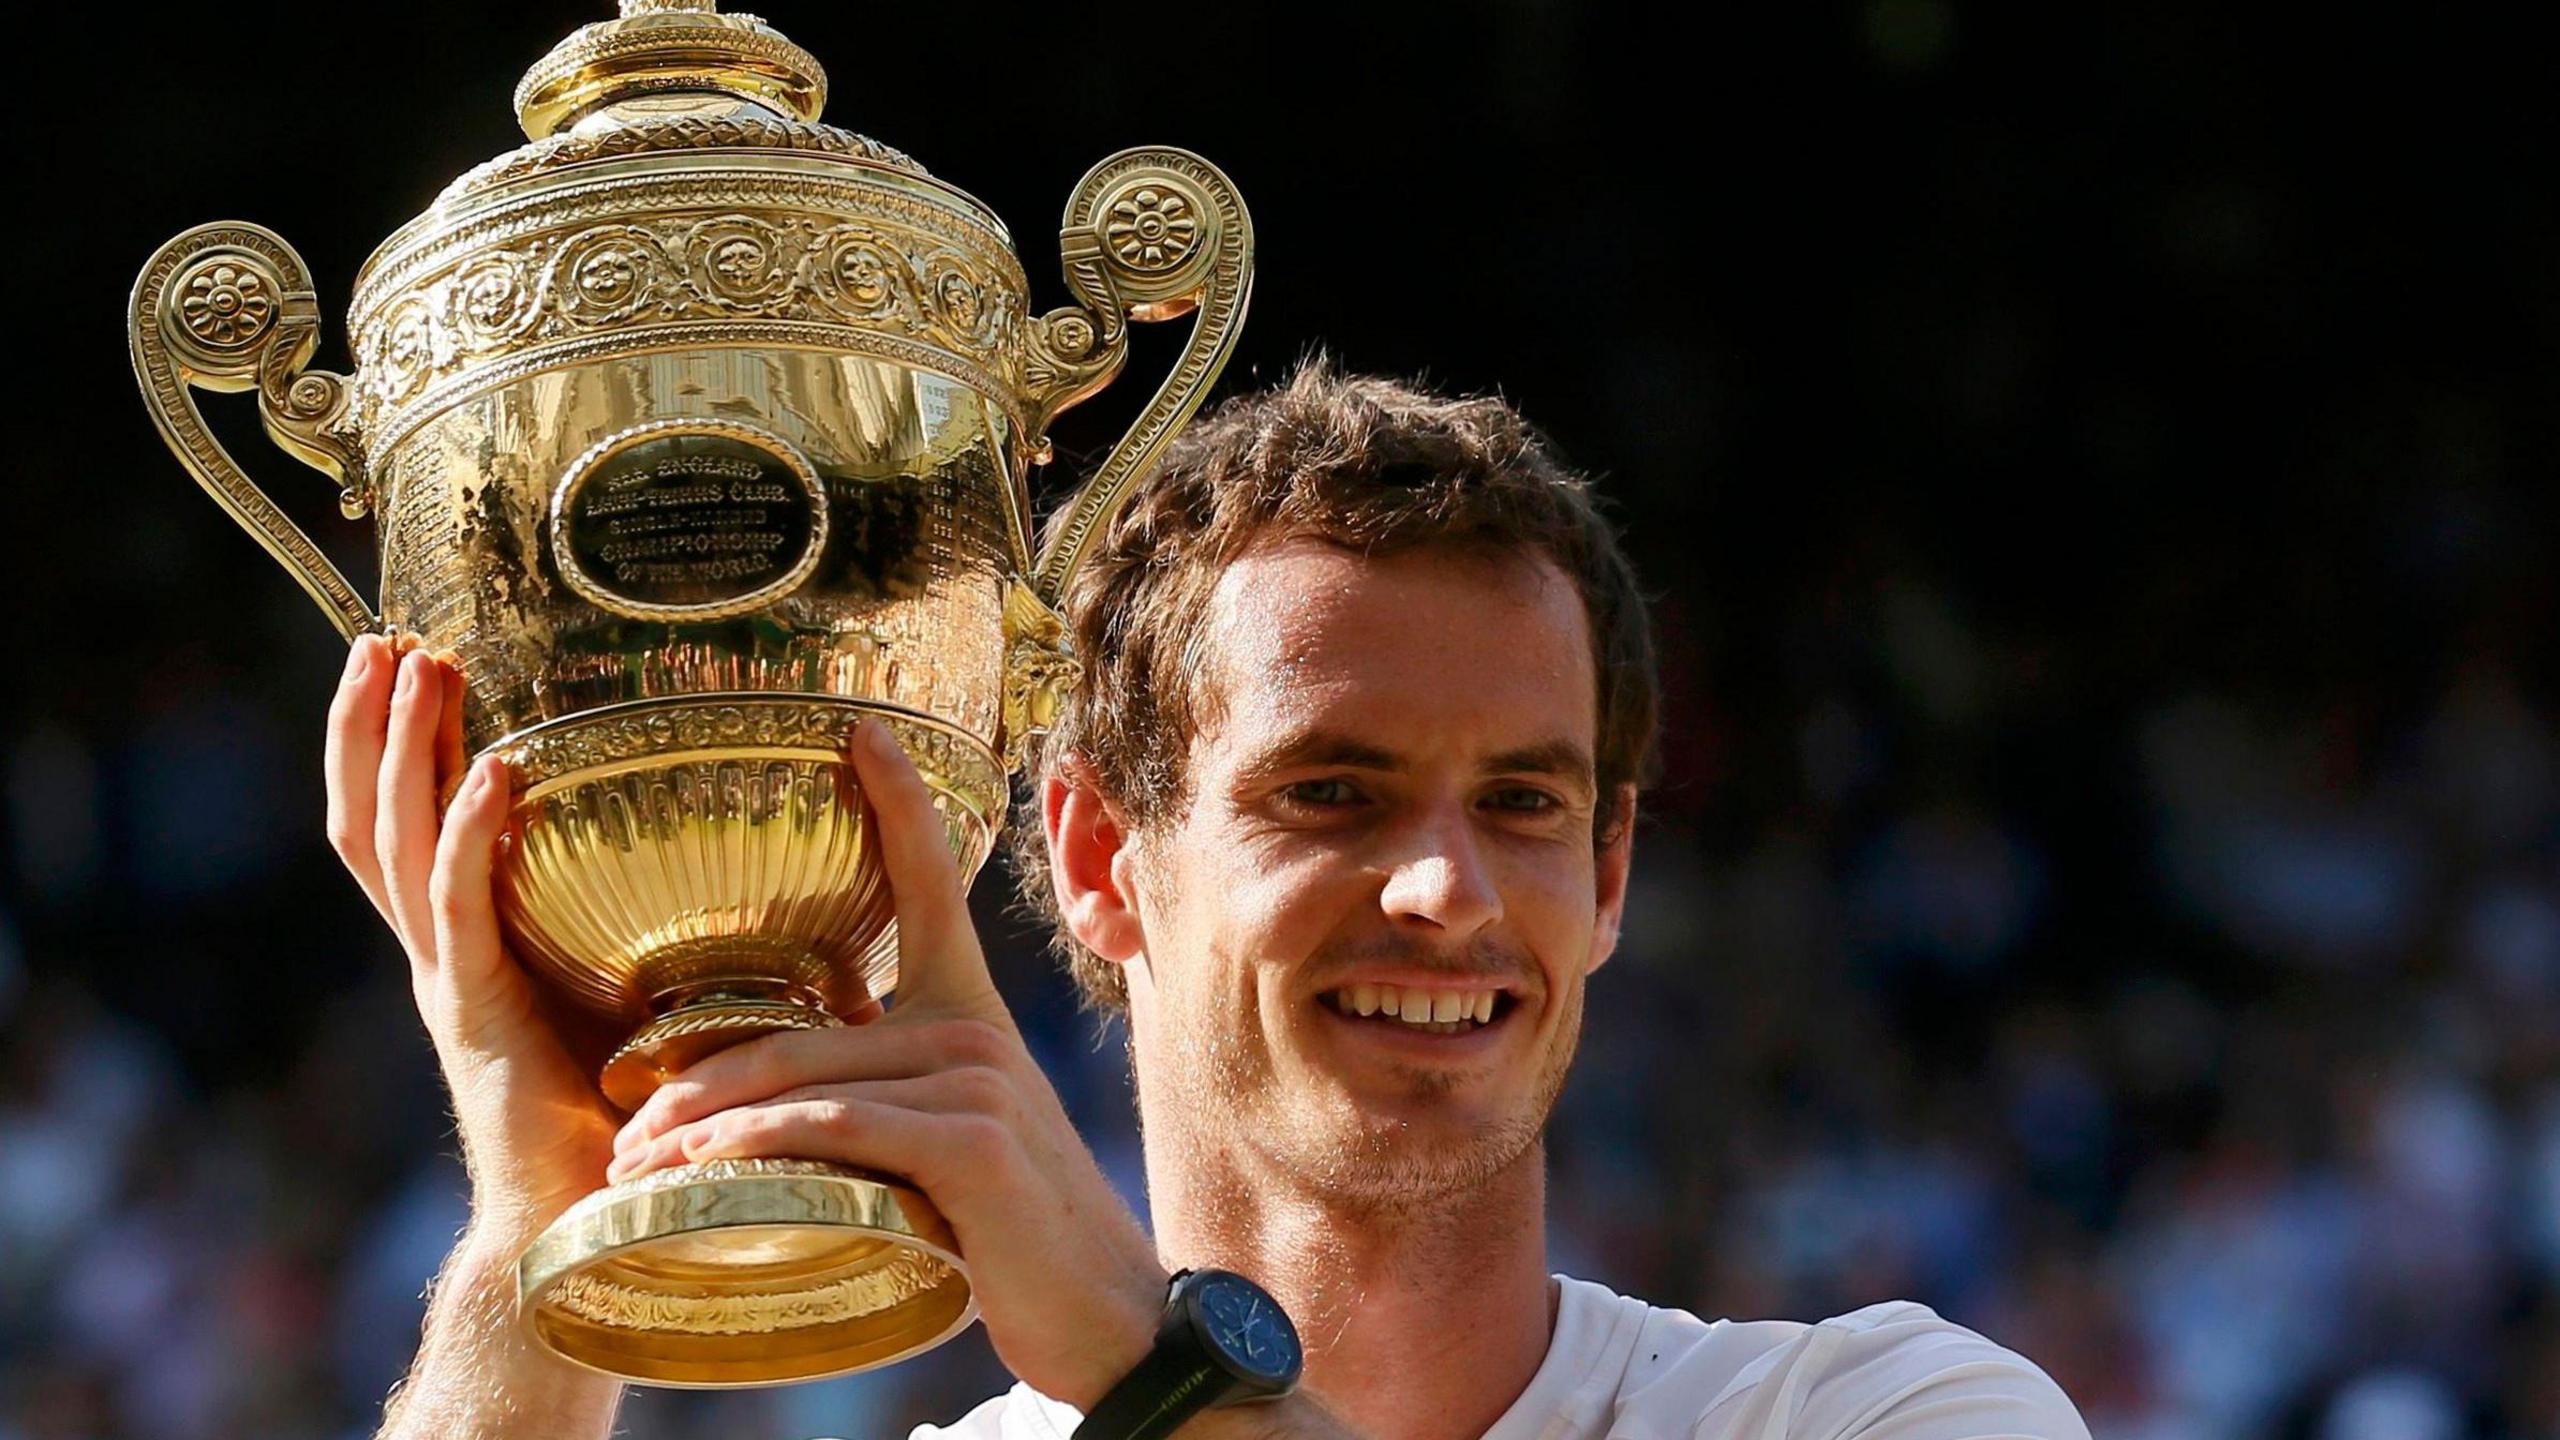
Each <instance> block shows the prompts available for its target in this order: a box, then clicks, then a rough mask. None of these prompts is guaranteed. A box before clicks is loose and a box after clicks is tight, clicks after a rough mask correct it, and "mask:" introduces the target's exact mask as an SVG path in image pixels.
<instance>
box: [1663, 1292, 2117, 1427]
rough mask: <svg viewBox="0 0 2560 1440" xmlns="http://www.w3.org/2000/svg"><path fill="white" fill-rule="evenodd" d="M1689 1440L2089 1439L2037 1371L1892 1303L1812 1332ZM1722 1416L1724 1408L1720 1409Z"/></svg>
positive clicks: (1933, 1317)
mask: <svg viewBox="0 0 2560 1440" xmlns="http://www.w3.org/2000/svg"><path fill="white" fill-rule="evenodd" d="M1786 1350H1787V1353H1784V1354H1781V1355H1779V1356H1776V1357H1773V1359H1774V1361H1775V1363H1774V1365H1773V1367H1772V1369H1771V1371H1770V1372H1769V1373H1768V1374H1766V1375H1764V1376H1763V1377H1761V1380H1760V1383H1759V1384H1757V1385H1754V1386H1751V1387H1750V1388H1749V1390H1748V1391H1747V1392H1746V1393H1745V1394H1744V1395H1741V1396H1738V1397H1736V1398H1737V1399H1738V1400H1739V1401H1740V1403H1741V1405H1742V1411H1743V1413H1740V1414H1716V1413H1714V1412H1712V1411H1711V1412H1710V1414H1709V1416H1708V1417H1707V1421H1706V1423H1703V1424H1701V1425H1700V1427H1699V1428H1698V1430H1697V1431H1696V1435H1697V1437H1698V1440H1726V1437H1732V1440H2089V1427H2088V1425H2087V1423H2086V1422H2084V1421H2083V1420H2082V1419H2081V1418H2080V1411H2079V1409H2078V1408H2077V1407H2075V1406H2074V1405H2073V1404H2072V1403H2071V1398H2070V1397H2069V1396H2067V1395H2065V1394H2063V1393H2062V1387H2061V1386H2059V1385H2056V1384H2054V1383H2053V1379H2052V1377H2051V1376H2048V1375H2047V1374H2045V1373H2044V1371H2043V1370H2041V1369H2039V1368H2037V1366H2036V1365H2035V1363H2034V1362H2033V1361H2031V1360H2029V1359H2027V1358H2026V1357H2025V1356H2023V1355H2020V1354H2019V1353H2017V1352H2016V1351H2014V1350H2010V1349H2007V1348H2004V1347H2002V1346H2000V1345H1997V1344H1994V1343H1993V1342H1991V1341H1990V1340H1987V1339H1985V1338H1984V1337H1982V1336H1981V1335H1979V1334H1976V1333H1975V1332H1973V1331H1971V1330H1968V1329H1966V1328H1964V1327H1963V1326H1961V1325H1958V1324H1955V1323H1954V1322H1952V1321H1948V1320H1942V1319H1940V1318H1939V1317H1938V1315H1937V1314H1936V1312H1934V1311H1932V1310H1930V1309H1929V1308H1928V1307H1927V1306H1925V1305H1916V1304H1912V1303H1911V1302H1909V1301H1892V1302H1889V1303H1886V1304H1883V1305H1871V1306H1868V1307H1867V1308H1866V1309H1864V1310H1857V1311H1852V1312H1851V1313H1849V1314H1847V1315H1841V1316H1836V1317H1834V1318H1832V1319H1830V1320H1825V1321H1823V1322H1822V1323H1821V1324H1819V1325H1815V1326H1811V1327H1809V1328H1808V1329H1807V1330H1806V1331H1805V1332H1804V1334H1803V1335H1802V1336H1800V1337H1799V1338H1798V1339H1797V1341H1796V1342H1795V1343H1793V1344H1791V1345H1789V1346H1788V1347H1786ZM1718 1408H1719V1409H1721V1408H1723V1407H1721V1406H1719V1407H1718Z"/></svg>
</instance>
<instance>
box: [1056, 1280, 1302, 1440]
mask: <svg viewBox="0 0 2560 1440" xmlns="http://www.w3.org/2000/svg"><path fill="white" fill-rule="evenodd" d="M1303 1359H1304V1357H1303V1356H1301V1355H1300V1354H1299V1352H1298V1327H1297V1326H1295V1325H1292V1324H1290V1323H1289V1316H1288V1314H1287V1313H1286V1312H1284V1311H1283V1310H1281V1308H1280V1305H1279V1302H1277V1301H1275V1300H1273V1299H1272V1298H1271V1297H1270V1295H1268V1294H1266V1293H1264V1291H1263V1288H1262V1287H1261V1286H1259V1285H1256V1284H1254V1283H1253V1282H1252V1281H1250V1280H1247V1279H1246V1278H1244V1277H1243V1276H1241V1275H1238V1274H1236V1273H1234V1272H1233V1271H1228V1270H1184V1271H1181V1272H1179V1273H1177V1274H1176V1275H1175V1276H1174V1277H1173V1287H1172V1288H1171V1289H1170V1290H1168V1291H1166V1292H1165V1298H1164V1319H1163V1321H1162V1322H1161V1323H1159V1324H1158V1325H1157V1326H1156V1348H1154V1349H1153V1350H1150V1351H1148V1352H1147V1358H1146V1359H1144V1360H1141V1361H1139V1362H1138V1368H1137V1369H1135V1370H1132V1371H1130V1372H1129V1373H1128V1374H1127V1375H1125V1376H1122V1377H1121V1380H1120V1383H1119V1384H1117V1385H1114V1386H1112V1387H1111V1393H1109V1394H1107V1395H1105V1396H1103V1397H1102V1399H1101V1400H1099V1401H1097V1402H1095V1404H1094V1407H1093V1410H1092V1412H1091V1413H1089V1414H1087V1415H1086V1416H1085V1417H1084V1423H1083V1424H1081V1425H1078V1426H1077V1427H1076V1433H1075V1440H1157V1437H1159V1436H1164V1435H1170V1434H1172V1433H1173V1431H1174V1428H1175V1427H1176V1426H1178V1425H1180V1424H1181V1423H1182V1422H1183V1421H1185V1420H1188V1419H1190V1418H1191V1417H1192V1416H1194V1415H1197V1414H1199V1413H1200V1412H1201V1411H1203V1410H1206V1409H1208V1408H1210V1407H1211V1406H1213V1405H1242V1404H1246V1403H1248V1402H1251V1401H1255V1400H1277V1399H1279V1398H1280V1397H1281V1396H1283V1395H1286V1394H1288V1393H1289V1392H1290V1391H1291V1390H1294V1389H1296V1388H1297V1386H1298V1371H1299V1369H1300V1368H1301V1362H1302V1361H1303Z"/></svg>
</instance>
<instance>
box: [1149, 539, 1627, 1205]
mask: <svg viewBox="0 0 2560 1440" xmlns="http://www.w3.org/2000/svg"><path fill="white" fill-rule="evenodd" d="M1205 638H1206V640H1207V642H1208V644H1207V646H1206V652H1207V655H1208V656H1209V660H1208V673H1207V674H1205V675H1203V676H1202V677H1201V680H1202V684H1203V692H1202V693H1203V699H1204V701H1205V702H1206V703H1205V704H1204V706H1203V710H1204V712H1205V714H1206V718H1205V719H1204V721H1203V724H1202V729H1201V733H1200V734H1199V735H1198V736H1197V737H1196V738H1195V740H1194V742H1193V744H1192V747H1191V751H1190V755H1189V760H1188V766H1189V768H1188V771H1187V778H1188V781H1189V800H1188V804H1187V805H1186V806H1184V807H1182V808H1181V810H1180V811H1179V813H1175V814H1171V815H1168V816H1166V817H1164V818H1162V819H1161V820H1159V821H1157V822H1155V823H1154V824H1152V825H1150V826H1149V827H1147V828H1146V829H1145V830H1144V831H1143V832H1141V834H1139V835H1138V836H1137V837H1136V839H1135V841H1134V843H1133V844H1132V845H1131V846H1130V847H1129V850H1128V852H1127V857H1126V864H1125V866H1123V867H1121V868H1122V872H1123V874H1124V875H1125V876H1126V878H1127V880H1128V886H1127V888H1128V890H1129V891H1130V892H1131V893H1132V894H1133V895H1134V897H1135V901H1136V906H1135V908H1136V912H1137V917H1138V921H1139V925H1140V929H1141V931H1142V934H1143V940H1142V946H1141V948H1142V954H1141V956H1140V958H1139V959H1138V960H1137V962H1136V963H1133V964H1132V965H1131V966H1130V967H1129V990H1130V1018H1131V1026H1132V1038H1133V1041H1134V1043H1135V1047H1136V1053H1137V1063H1138V1072H1139V1086H1140V1095H1141V1099H1142V1100H1143V1101H1144V1103H1145V1106H1146V1118H1147V1122H1148V1125H1149V1127H1150V1130H1151V1131H1152V1132H1158V1138H1166V1139H1171V1140H1173V1141H1174V1142H1175V1143H1178V1144H1186V1145H1190V1146H1194V1147H1228V1146H1241V1147H1246V1148H1247V1149H1249V1150H1250V1151H1252V1152H1254V1153H1257V1154H1258V1155H1260V1156H1261V1157H1262V1158H1263V1159H1264V1160H1265V1161H1267V1162H1268V1163H1270V1164H1271V1165H1274V1166H1276V1167H1277V1168H1279V1169H1280V1170H1281V1171H1283V1172H1285V1173H1286V1174H1288V1175H1290V1176H1292V1177H1294V1178H1295V1179H1296V1180H1297V1181H1298V1182H1299V1183H1302V1184H1304V1185H1306V1186H1308V1187H1309V1188H1310V1189H1312V1190H1314V1191H1316V1192H1318V1193H1320V1194H1322V1195H1324V1196H1325V1197H1326V1198H1327V1199H1329V1200H1330V1201H1332V1202H1333V1203H1337V1204H1345V1205H1350V1206H1353V1207H1357V1208H1373V1209H1383V1210H1394V1209H1402V1208H1407V1207H1410V1206H1413V1205H1417V1204H1421V1203H1424V1202H1427V1201H1428V1200H1430V1199H1432V1198H1434V1197H1436V1196H1439V1195H1443V1194H1447V1193H1449V1192H1451V1191H1453V1190H1458V1189H1464V1188H1467V1187H1471V1186H1475V1185H1479V1184H1481V1183H1483V1182H1484V1181H1485V1180H1486V1179H1488V1178H1489V1177H1491V1176H1492V1175H1493V1174H1495V1173H1497V1172H1499V1171H1501V1170H1502V1169H1503V1168H1504V1167H1506V1166H1508V1165H1511V1164H1513V1163H1515V1162H1517V1161H1519V1160H1521V1159H1522V1157H1523V1156H1524V1155H1526V1154H1528V1152H1529V1151H1530V1149H1531V1147H1532V1146H1533V1145H1534V1144H1535V1142H1536V1140H1537V1136H1538V1132H1539V1129H1540V1127H1541V1126H1542V1125H1543V1124H1544V1123H1545V1119H1546V1115H1547V1112H1548V1110H1549V1109H1550V1107H1551V1106H1552V1105H1553V1103H1554V1100H1555V1096H1556V1093H1557V1091H1558V1090H1559V1089H1560V1088H1561V1086H1562V1084H1563V1081H1564V1074H1565V1068H1566V1065H1567V1063H1568V1062H1569V1061H1570V1060H1571V1058H1572V1055H1573V1048H1574V1042H1575V1039H1576V1037H1577V1035H1578V1034H1579V1031H1580V1026H1581V1016H1582V987H1583V981H1584V978H1585V976H1586V975H1588V973H1589V972H1590V971H1591V970H1592V969H1593V968H1594V967H1595V966H1597V965H1598V964H1599V963H1600V961H1601V960H1602V959H1604V958H1606V956H1607V954H1608V951H1609V949H1610V948H1611V946H1612V945H1614V943H1615V941H1616V935H1617V919H1618V908H1619V903H1620V901H1621V899H1622V897H1623V894H1624V882H1625V875H1626V859H1627V842H1626V840H1625V839H1624V838H1623V837H1624V832H1625V831H1626V829H1627V828H1629V827H1628V826H1626V825H1621V826H1619V827H1618V830H1619V838H1617V839H1616V840H1615V842H1614V843H1612V844H1611V845H1609V846H1608V847H1607V848H1606V849H1598V848H1596V847H1595V845H1594V841H1593V835H1592V817H1593V811H1594V807H1595V805H1596V804H1597V802H1598V799H1599V797H1598V796H1597V795H1596V794H1595V793H1594V780H1593V774H1592V753H1593V743H1594V732H1595V729H1596V716H1595V714H1594V704H1593V695H1594V677H1593V671H1592V663H1593V662H1592V656H1591V646H1590V639H1589V629H1588V622H1587V620H1586V618H1585V615H1584V610H1583V605H1582V601H1581V599H1580V597H1579V596H1577V595H1576V594H1575V593H1574V590H1573V588H1572V586H1571V584H1570V583H1569V582H1568V581H1567V580H1566V579H1565V578H1564V576H1563V575H1562V573H1561V572H1559V571H1558V570H1557V569H1556V568H1555V567H1554V566H1553V565H1552V564H1551V563H1549V562H1547V561H1546V560H1544V559H1543V558H1531V557H1526V556H1508V557H1505V556H1487V555H1483V554H1478V553H1473V552H1467V551H1460V550H1456V549H1449V548H1430V547H1426V548H1423V549H1418V550H1411V551H1405V552H1402V553H1399V554H1394V555H1389V556H1385V557H1368V556H1362V555H1357V554H1354V553H1351V552H1348V551H1345V550H1342V549H1339V548H1336V547H1334V546H1331V545H1328V544H1325V543H1322V542H1320V541H1315V540H1306V539H1299V540H1287V541H1278V542H1274V543H1271V544H1268V545H1265V546H1262V547H1258V548H1256V549H1255V550H1253V551H1251V552H1249V553H1248V554H1247V555H1246V557H1245V558H1244V559H1242V560H1241V561H1239V562H1238V563H1237V564H1235V565H1234V566H1232V567H1231V568H1230V569H1228V570H1227V571H1226V572H1225V574H1224V575H1223V576H1222V577H1221V579H1220V582H1219V584H1218V586H1217V589H1216V592H1215V594H1214V596H1213V597H1212V600H1211V602H1210V614H1209V615H1208V617H1207V619H1206V637H1205ZM1364 1011H1365V1012H1368V1013H1362V1012H1364ZM1168 1125H1170V1126H1172V1127H1174V1133H1173V1134H1171V1135H1164V1134H1162V1133H1161V1132H1162V1131H1163V1130H1164V1127H1166V1126H1168Z"/></svg>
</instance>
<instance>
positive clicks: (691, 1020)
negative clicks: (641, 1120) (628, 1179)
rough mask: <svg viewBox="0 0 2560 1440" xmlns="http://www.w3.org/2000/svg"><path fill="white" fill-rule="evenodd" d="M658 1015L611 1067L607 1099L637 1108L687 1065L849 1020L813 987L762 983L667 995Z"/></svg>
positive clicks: (718, 983)
mask: <svg viewBox="0 0 2560 1440" xmlns="http://www.w3.org/2000/svg"><path fill="white" fill-rule="evenodd" d="M650 1008H651V1009H652V1010H654V1011H656V1012H657V1013H656V1014H655V1015H653V1016H652V1017H651V1018H650V1020H649V1022H648V1023H647V1024H645V1025H643V1026H641V1027H640V1028H639V1029H638V1030H635V1031H633V1032H632V1034H631V1038H630V1039H628V1040H625V1041H623V1042H622V1045H621V1047H620V1048H619V1049H617V1050H615V1051H614V1052H613V1055H612V1057H611V1058H609V1059H607V1060H606V1061H605V1063H604V1072H603V1074H602V1075H601V1076H599V1077H598V1084H599V1085H600V1086H601V1087H602V1088H603V1090H604V1093H605V1098H606V1099H608V1100H611V1101H612V1102H613V1103H614V1104H616V1105H619V1106H621V1107H622V1108H623V1109H624V1110H625V1111H632V1110H637V1109H639V1108H640V1107H641V1105H643V1104H644V1103H646V1102H647V1101H648V1099H649V1097H650V1096H651V1095H653V1094H655V1093H656V1092H657V1089H658V1087H659V1086H661V1085H664V1084H665V1083H667V1082H668V1081H669V1080H672V1079H674V1078H675V1077H676V1076H677V1075H678V1074H679V1073H681V1072H682V1071H683V1070H684V1069H685V1068H686V1067H687V1066H690V1065H692V1064H694V1063H696V1062H698V1061H701V1060H704V1059H707V1058H709V1057H710V1056H712V1055H715V1054H718V1053H719V1052H720V1051H723V1050H726V1049H728V1048H729V1047H730V1046H732V1045H740V1044H744V1043H745V1042H747V1041H749V1040H753V1039H755V1038H757V1037H758V1036H761V1035H771V1034H773V1033H775V1032H776V1031H781V1030H825V1029H829V1028H831V1027H833V1026H837V1025H841V1024H843V1023H844V1022H843V1021H841V1020H838V1019H837V1018H836V1017H835V1016H834V1015H833V1014H831V1013H830V1012H829V1011H828V1010H827V1007H826V1005H825V1004H824V1003H823V1002H822V1001H821V1000H820V999H819V998H818V997H817V995H815V994H814V993H812V992H811V991H809V990H808V989H807V988H806V987H805V986H800V985H795V984H792V983H791V982H789V981H786V980H775V979H767V978H759V977H748V976H740V977H734V978H729V977H724V978H721V979H716V980H701V981H696V982H693V983H691V984H686V985H681V986H677V987H675V988H673V989H670V990H666V991H662V992H661V993H660V994H658V995H657V996H656V997H654V998H653V999H652V1001H651V1003H650Z"/></svg>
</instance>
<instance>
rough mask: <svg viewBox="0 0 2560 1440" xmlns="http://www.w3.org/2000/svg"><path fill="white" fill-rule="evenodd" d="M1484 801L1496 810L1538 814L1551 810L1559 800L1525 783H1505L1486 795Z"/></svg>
mask: <svg viewBox="0 0 2560 1440" xmlns="http://www.w3.org/2000/svg"><path fill="white" fill-rule="evenodd" d="M1486 803H1487V804H1489V805H1491V806H1492V807H1493V808H1494V809H1496V810H1508V811H1511V812H1513V813H1515V814H1521V815H1538V814H1543V813H1545V812H1546V811H1549V810H1553V809H1554V808H1556V806H1557V805H1558V804H1559V803H1561V802H1559V801H1558V800H1557V799H1556V797H1554V796H1553V795H1550V794H1548V793H1547V792H1546V791H1544V790H1537V789H1532V788H1531V787H1529V786H1526V785H1507V786H1504V787H1503V788H1502V789H1500V790H1496V791H1494V792H1493V793H1492V794H1491V795H1489V796H1487V797H1486Z"/></svg>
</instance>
